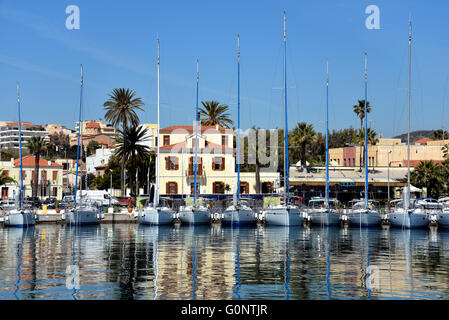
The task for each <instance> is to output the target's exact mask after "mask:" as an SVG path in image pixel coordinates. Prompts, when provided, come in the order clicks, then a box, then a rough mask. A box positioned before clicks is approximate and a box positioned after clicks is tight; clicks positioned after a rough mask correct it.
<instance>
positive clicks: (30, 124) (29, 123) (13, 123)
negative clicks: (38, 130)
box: [6, 121, 38, 127]
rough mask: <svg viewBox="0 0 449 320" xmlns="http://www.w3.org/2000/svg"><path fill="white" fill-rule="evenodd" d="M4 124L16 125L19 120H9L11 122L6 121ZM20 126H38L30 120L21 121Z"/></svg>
mask: <svg viewBox="0 0 449 320" xmlns="http://www.w3.org/2000/svg"><path fill="white" fill-rule="evenodd" d="M6 124H7V125H10V126H18V125H19V122H18V121H11V122H6ZM22 126H27V127H32V126H38V125H36V124H32V123H31V122H23V121H22Z"/></svg>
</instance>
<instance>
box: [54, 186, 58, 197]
mask: <svg viewBox="0 0 449 320" xmlns="http://www.w3.org/2000/svg"><path fill="white" fill-rule="evenodd" d="M57 196H58V188H57V187H53V197H55V198H56V197H57Z"/></svg>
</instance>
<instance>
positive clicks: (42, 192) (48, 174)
mask: <svg viewBox="0 0 449 320" xmlns="http://www.w3.org/2000/svg"><path fill="white" fill-rule="evenodd" d="M22 166H23V186H24V196H25V197H31V196H32V187H33V185H34V184H35V183H37V184H38V193H37V195H38V196H39V197H43V198H48V197H52V198H57V199H61V198H62V187H63V183H62V179H63V177H62V175H63V166H62V165H61V164H58V163H55V162H52V161H47V160H45V159H42V158H41V159H40V160H39V174H38V177H39V180H38V181H37V182H35V181H34V156H25V157H23V158H22ZM0 169H3V170H5V171H6V174H7V175H8V176H10V177H12V178H13V179H14V180H15V181H16V183H10V184H7V185H4V186H0V188H1V197H2V199H8V198H13V197H14V190H15V189H16V188H17V186H20V159H15V160H14V159H11V160H10V161H1V162H0Z"/></svg>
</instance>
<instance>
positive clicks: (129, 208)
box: [128, 199, 136, 213]
mask: <svg viewBox="0 0 449 320" xmlns="http://www.w3.org/2000/svg"><path fill="white" fill-rule="evenodd" d="M135 206H136V200H134V199H130V200H129V203H128V212H129V213H132V212H133V209H134V207H135Z"/></svg>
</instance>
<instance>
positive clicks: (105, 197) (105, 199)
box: [76, 190, 119, 206]
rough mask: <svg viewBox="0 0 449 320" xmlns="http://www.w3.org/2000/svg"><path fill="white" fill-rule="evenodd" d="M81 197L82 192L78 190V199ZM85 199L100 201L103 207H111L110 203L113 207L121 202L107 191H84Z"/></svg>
mask: <svg viewBox="0 0 449 320" xmlns="http://www.w3.org/2000/svg"><path fill="white" fill-rule="evenodd" d="M80 195H81V193H80V190H78V191H77V193H76V197H77V198H79V197H80ZM83 198H87V199H90V200H95V201H100V202H101V203H102V204H103V206H109V201H110V203H111V205H118V204H119V201H118V200H117V199H114V198H111V197H110V195H109V193H108V192H107V191H105V190H83Z"/></svg>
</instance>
